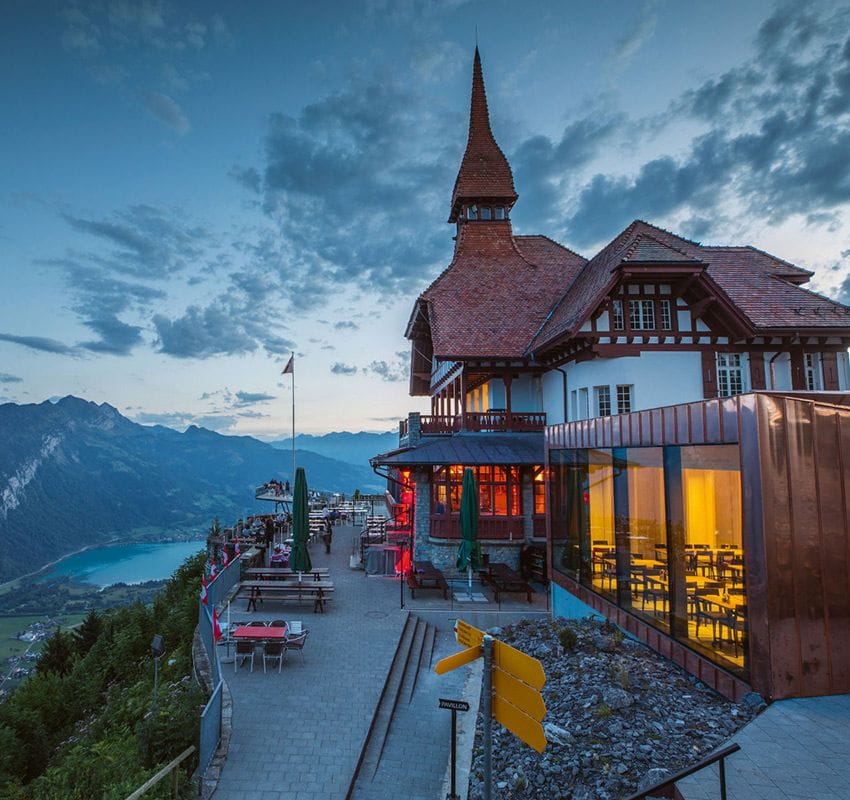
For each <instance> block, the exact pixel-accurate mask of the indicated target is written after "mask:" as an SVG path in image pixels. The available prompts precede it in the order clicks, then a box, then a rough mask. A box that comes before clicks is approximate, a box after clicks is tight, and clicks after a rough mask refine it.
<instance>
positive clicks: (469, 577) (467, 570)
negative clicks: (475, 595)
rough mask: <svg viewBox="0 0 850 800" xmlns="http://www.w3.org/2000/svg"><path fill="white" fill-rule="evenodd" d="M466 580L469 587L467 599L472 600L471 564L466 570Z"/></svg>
mask: <svg viewBox="0 0 850 800" xmlns="http://www.w3.org/2000/svg"><path fill="white" fill-rule="evenodd" d="M466 578H467V582H468V585H469V599H470V600H472V564H470V565H469V566H468V567H467V568H466Z"/></svg>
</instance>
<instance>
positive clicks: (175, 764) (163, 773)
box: [126, 745, 195, 800]
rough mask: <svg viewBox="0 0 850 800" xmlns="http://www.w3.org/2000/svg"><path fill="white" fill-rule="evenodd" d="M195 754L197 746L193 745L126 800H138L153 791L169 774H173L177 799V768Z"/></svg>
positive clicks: (173, 784) (173, 785)
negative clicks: (147, 792)
mask: <svg viewBox="0 0 850 800" xmlns="http://www.w3.org/2000/svg"><path fill="white" fill-rule="evenodd" d="M194 752H195V745H191V746H189V747H187V748H186V749H185V750H184V751H183V752H182V753H181V754H180V755H179V756H177V758H175V759H174V761H172V762H171V763H170V764H166V765H165V766H164V767H163V768H162V769H161V770H160V771H159V772H157V773H156V775H154V776H153V777H151V778H148V779H147V780H146V781H145V782H144V783H143V784H142V785H141V786H140V787H139V788H138V789H136V791H135V792H133V793H132V794H129V795H127V798H126V800H138V798H139V797H141V796H142V795H143V794H144V793H145V792H146V791H147V790H148V789H152V788H153V787H154V786H156V785H157V784H158V783H159V782H160V781H161V780H162V779H163V778H164V777H165V776H166V775H168V773H169V772H173V775H174V777H173V783H172V791H173V793H174V798H175V800H176V798H177V790H178V785H177V778H178V775H179V774H180V773H179V772H177V767H179V766H180V764H181V763H182V762H183V760H184V759H186V758H188V757H189V756H190V755H192V753H194Z"/></svg>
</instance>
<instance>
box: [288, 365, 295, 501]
mask: <svg viewBox="0 0 850 800" xmlns="http://www.w3.org/2000/svg"><path fill="white" fill-rule="evenodd" d="M289 362H290V364H292V370H291V374H292V488H293V489H294V488H295V351H294V350H293V352H292V356H291V357H290V359H289Z"/></svg>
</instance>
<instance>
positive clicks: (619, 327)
mask: <svg viewBox="0 0 850 800" xmlns="http://www.w3.org/2000/svg"><path fill="white" fill-rule="evenodd" d="M611 329H612V330H615V331H623V330H625V329H626V321H625V319H624V317H623V301H622V300H612V301H611Z"/></svg>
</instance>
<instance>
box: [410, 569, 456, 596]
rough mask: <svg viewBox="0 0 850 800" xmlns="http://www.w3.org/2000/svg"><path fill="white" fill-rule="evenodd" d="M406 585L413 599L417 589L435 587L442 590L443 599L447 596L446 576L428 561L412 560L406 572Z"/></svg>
mask: <svg viewBox="0 0 850 800" xmlns="http://www.w3.org/2000/svg"><path fill="white" fill-rule="evenodd" d="M407 585H408V586H409V587H410V596H411V598H413V599H414V600H415V599H416V590H417V589H437V590H438V591H442V593H443V600H445V599H446V598H447V597H448V592H449V585H448V583H447V582H446V578H445V576H444V575H443V573H442V572H440V570H438V569H437V568H436V567H435V566H434V565H433V564H432V563H431V562H430V561H414V562H413V567H412V568H411V570H410V572H409V573H408V574H407Z"/></svg>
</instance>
